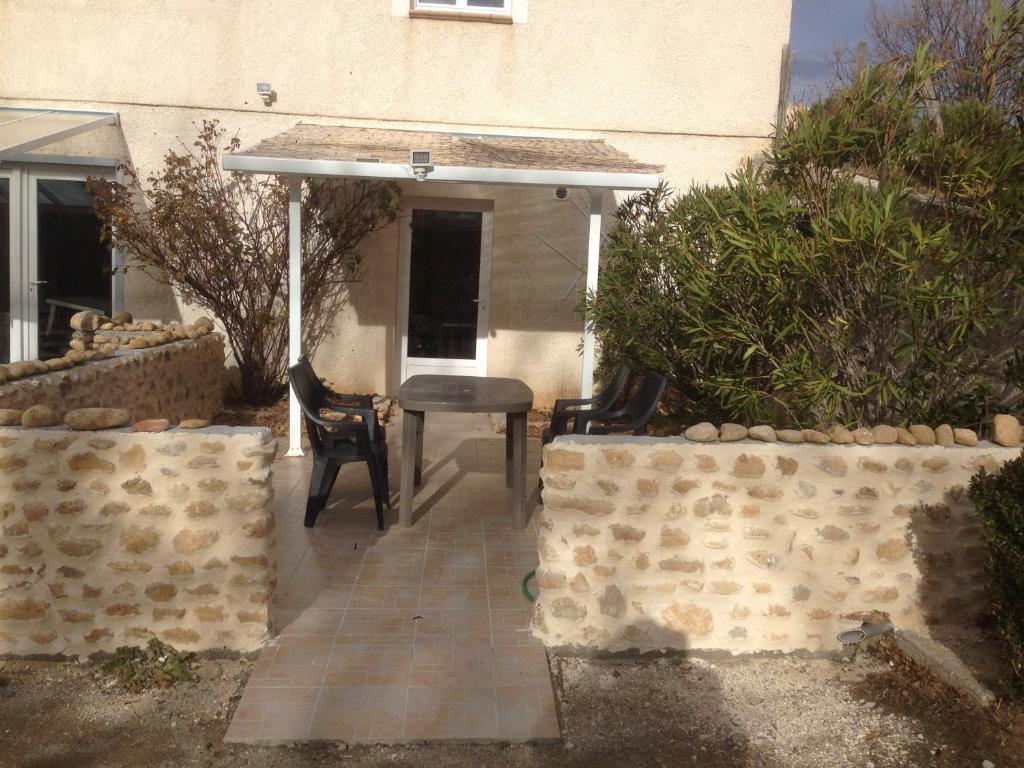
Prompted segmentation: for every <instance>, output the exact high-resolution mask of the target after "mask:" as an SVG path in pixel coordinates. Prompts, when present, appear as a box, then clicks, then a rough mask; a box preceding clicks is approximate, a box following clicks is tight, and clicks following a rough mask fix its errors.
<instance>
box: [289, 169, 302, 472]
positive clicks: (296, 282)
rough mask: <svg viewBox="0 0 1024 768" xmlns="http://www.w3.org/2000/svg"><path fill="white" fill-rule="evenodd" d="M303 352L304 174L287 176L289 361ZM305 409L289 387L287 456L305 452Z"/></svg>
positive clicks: (290, 362) (297, 357)
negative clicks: (300, 406)
mask: <svg viewBox="0 0 1024 768" xmlns="http://www.w3.org/2000/svg"><path fill="white" fill-rule="evenodd" d="M301 355H302V177H301V176H289V177H288V364H289V365H295V363H297V362H299V357H300V356H301ZM301 417H302V413H301V411H300V410H299V401H298V400H297V399H296V397H295V392H293V391H292V389H291V387H289V388H288V454H287V455H288V456H302V424H301Z"/></svg>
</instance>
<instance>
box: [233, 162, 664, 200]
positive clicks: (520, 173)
mask: <svg viewBox="0 0 1024 768" xmlns="http://www.w3.org/2000/svg"><path fill="white" fill-rule="evenodd" d="M224 170H227V171H240V172H242V173H266V174H275V175H280V176H294V175H297V176H303V177H316V178H350V179H368V180H377V181H417V179H416V174H415V172H414V171H413V169H412V166H411V165H401V164H399V163H374V162H369V161H359V160H354V161H342V160H302V159H296V158H290V157H251V156H247V155H225V156H224ZM659 179H660V177H659V176H658V174H656V173H619V172H600V171H564V170H545V169H536V168H477V167H469V166H443V165H436V166H434V170H432V171H431V172H430V173H429V175H428V176H427V178H426V182H425V183H431V182H433V183H448V184H497V185H510V186H519V187H524V186H528V187H571V188H573V189H606V190H619V191H623V192H633V191H640V190H645V189H653V188H654V187H656V186H658V182H659Z"/></svg>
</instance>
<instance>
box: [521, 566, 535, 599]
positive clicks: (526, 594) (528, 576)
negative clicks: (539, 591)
mask: <svg viewBox="0 0 1024 768" xmlns="http://www.w3.org/2000/svg"><path fill="white" fill-rule="evenodd" d="M535 573H537V571H536V569H534V570H532V571H530V572H529V573H528V574H526V575H525V576H523V582H522V585H521V586H522V588H523V597H525V598H526V599H527V600H529V601H530V602H531V603H532V602H533V601H534V600H536V599H537V598H536V597H534V596H533V595H532V594H530V588H529V587H527V586H526V582H528V581H529V580H530V579H532V578H533V576H534V574H535Z"/></svg>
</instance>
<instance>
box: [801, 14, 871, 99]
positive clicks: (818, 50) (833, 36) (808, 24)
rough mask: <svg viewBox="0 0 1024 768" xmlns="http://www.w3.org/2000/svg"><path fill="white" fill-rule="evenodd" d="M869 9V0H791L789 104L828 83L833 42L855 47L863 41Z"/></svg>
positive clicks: (865, 34)
mask: <svg viewBox="0 0 1024 768" xmlns="http://www.w3.org/2000/svg"><path fill="white" fill-rule="evenodd" d="M883 4H887V3H886V2H885V0H883ZM870 7H871V0H793V27H792V32H791V37H790V48H791V50H792V52H793V81H792V85H791V86H790V89H789V92H790V100H791V101H799V100H801V99H802V98H804V97H805V96H811V95H813V93H814V90H815V89H817V88H821V87H823V86H825V85H826V84H827V83H828V81H829V79H830V77H831V74H832V73H831V69H830V67H829V65H828V63H827V56H828V54H830V53H831V52H832V50H833V49H834V48H835V45H836V43H846V44H848V45H849V47H851V48H855V47H856V45H857V41H858V40H863V39H865V37H866V36H867V32H866V29H865V26H864V21H865V19H866V18H867V14H868V9H869V8H870Z"/></svg>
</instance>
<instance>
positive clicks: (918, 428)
mask: <svg viewBox="0 0 1024 768" xmlns="http://www.w3.org/2000/svg"><path fill="white" fill-rule="evenodd" d="M910 434H912V435H913V436H914V439H915V440H917V443H918V445H935V430H934V429H932V428H931V427H929V426H928V425H927V424H911V425H910Z"/></svg>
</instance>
